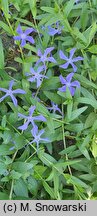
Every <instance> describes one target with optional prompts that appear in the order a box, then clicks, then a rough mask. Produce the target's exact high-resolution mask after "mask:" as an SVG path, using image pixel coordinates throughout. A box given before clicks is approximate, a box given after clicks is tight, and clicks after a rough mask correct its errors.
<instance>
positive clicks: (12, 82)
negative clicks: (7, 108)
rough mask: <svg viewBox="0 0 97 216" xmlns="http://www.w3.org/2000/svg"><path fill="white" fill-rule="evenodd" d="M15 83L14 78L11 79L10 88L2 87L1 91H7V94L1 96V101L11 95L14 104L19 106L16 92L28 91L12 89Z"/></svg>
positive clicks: (23, 92)
mask: <svg viewBox="0 0 97 216" xmlns="http://www.w3.org/2000/svg"><path fill="white" fill-rule="evenodd" d="M13 85H14V80H11V81H10V83H9V89H5V88H0V91H3V92H5V93H6V94H5V95H4V96H3V97H1V98H0V102H2V101H3V100H4V99H5V98H6V97H8V96H9V97H11V99H12V101H13V104H14V106H17V99H16V98H15V96H14V94H26V92H25V91H24V90H22V89H16V90H12V86H13Z"/></svg>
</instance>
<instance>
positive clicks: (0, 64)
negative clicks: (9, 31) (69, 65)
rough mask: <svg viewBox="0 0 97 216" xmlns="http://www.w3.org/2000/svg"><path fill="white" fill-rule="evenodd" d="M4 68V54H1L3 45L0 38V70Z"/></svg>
mask: <svg viewBox="0 0 97 216" xmlns="http://www.w3.org/2000/svg"><path fill="white" fill-rule="evenodd" d="M3 68H4V52H3V44H2V40H1V38H0V69H3Z"/></svg>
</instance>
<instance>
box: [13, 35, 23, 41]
mask: <svg viewBox="0 0 97 216" xmlns="http://www.w3.org/2000/svg"><path fill="white" fill-rule="evenodd" d="M13 38H14V40H21V37H20V36H14V37H13Z"/></svg>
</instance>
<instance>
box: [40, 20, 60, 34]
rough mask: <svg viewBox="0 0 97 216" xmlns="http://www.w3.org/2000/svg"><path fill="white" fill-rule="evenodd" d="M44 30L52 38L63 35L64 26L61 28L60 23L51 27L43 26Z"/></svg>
mask: <svg viewBox="0 0 97 216" xmlns="http://www.w3.org/2000/svg"><path fill="white" fill-rule="evenodd" d="M41 28H42V30H45V31H46V32H47V33H48V34H49V35H50V36H54V35H56V34H61V32H62V29H63V28H64V26H60V24H59V22H56V23H55V24H52V25H51V26H50V25H49V26H47V27H46V26H42V27H41Z"/></svg>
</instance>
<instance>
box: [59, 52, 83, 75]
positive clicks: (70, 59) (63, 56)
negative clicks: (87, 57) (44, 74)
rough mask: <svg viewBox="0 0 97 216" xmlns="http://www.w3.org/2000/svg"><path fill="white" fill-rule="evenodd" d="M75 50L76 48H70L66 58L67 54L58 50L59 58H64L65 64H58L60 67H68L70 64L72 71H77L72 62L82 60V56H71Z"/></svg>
mask: <svg viewBox="0 0 97 216" xmlns="http://www.w3.org/2000/svg"><path fill="white" fill-rule="evenodd" d="M75 50H76V48H73V49H71V50H70V56H69V58H67V56H66V55H64V53H63V51H62V50H60V51H59V55H60V58H61V59H64V60H65V61H66V63H65V64H62V65H60V67H61V68H64V69H66V68H68V66H69V65H71V66H72V67H73V70H74V72H76V71H77V67H76V65H75V64H74V62H77V61H82V60H83V58H82V57H81V56H78V57H76V58H73V55H74V53H75Z"/></svg>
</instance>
